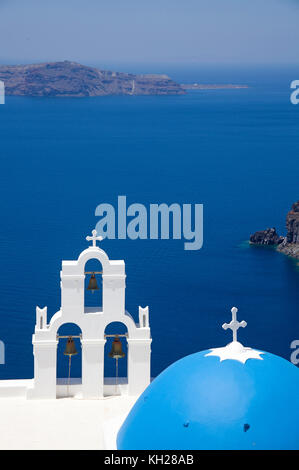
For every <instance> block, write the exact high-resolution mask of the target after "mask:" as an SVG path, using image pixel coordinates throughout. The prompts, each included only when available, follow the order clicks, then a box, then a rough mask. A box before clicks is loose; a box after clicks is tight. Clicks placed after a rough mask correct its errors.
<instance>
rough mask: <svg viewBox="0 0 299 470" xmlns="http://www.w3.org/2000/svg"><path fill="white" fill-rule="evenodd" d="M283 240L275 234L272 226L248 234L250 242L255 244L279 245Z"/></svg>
mask: <svg viewBox="0 0 299 470" xmlns="http://www.w3.org/2000/svg"><path fill="white" fill-rule="evenodd" d="M283 240H284V238H283V237H280V236H279V235H278V234H277V232H276V229H275V228H274V227H273V228H267V230H260V231H258V232H255V233H254V234H253V235H250V243H252V244H255V245H279V244H280V243H282V242H283Z"/></svg>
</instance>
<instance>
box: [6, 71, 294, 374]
mask: <svg viewBox="0 0 299 470" xmlns="http://www.w3.org/2000/svg"><path fill="white" fill-rule="evenodd" d="M125 71H132V72H135V71H136V72H139V71H141V72H150V71H151V72H165V73H169V75H170V76H171V77H172V78H174V79H177V80H179V81H181V82H193V81H196V82H203V83H209V82H210V83H243V84H248V85H250V88H248V89H242V90H212V91H208V90H207V91H199V92H190V93H188V94H187V95H185V96H164V97H163V96H111V97H98V98H88V99H85V98H81V99H56V98H51V99H48V98H23V97H21V98H20V97H7V99H6V104H5V105H4V106H0V142H1V147H0V158H1V160H0V161H1V173H0V178H1V181H0V201H1V228H0V263H1V269H0V289H1V295H0V339H1V340H2V341H3V342H4V343H5V346H6V363H5V365H0V378H3V379H4V378H29V377H32V376H33V355H32V344H31V341H32V333H33V331H34V325H35V306H36V305H39V306H40V307H43V306H44V305H47V306H48V318H49V319H50V317H51V316H52V315H53V314H54V313H55V312H56V311H57V310H58V309H59V306H60V285H59V282H60V277H59V276H60V269H61V261H62V260H63V259H66V260H67V259H76V258H77V256H78V255H79V254H80V252H81V251H82V250H83V249H84V248H86V247H87V242H86V241H85V237H86V235H88V234H90V232H91V230H92V229H93V228H94V227H95V225H96V223H97V221H98V218H97V217H96V216H95V209H96V207H97V205H98V204H100V203H102V202H107V203H110V204H113V205H114V206H115V207H117V196H118V195H126V196H127V202H128V205H129V204H131V203H134V202H139V203H142V204H144V205H145V206H147V207H148V206H149V204H150V203H163V202H164V203H167V204H171V203H174V202H176V203H179V204H188V203H191V204H195V203H202V204H203V205H204V245H203V248H202V249H201V250H199V251H185V250H184V248H183V240H175V241H174V240H136V241H131V240H104V241H103V242H102V244H101V247H102V248H103V249H104V250H105V251H106V252H107V253H108V255H109V256H110V258H111V259H124V260H125V262H126V273H127V288H126V307H127V309H128V310H129V311H130V313H131V314H132V315H133V317H134V318H135V319H136V320H137V318H138V316H137V315H138V305H142V306H145V305H149V307H150V325H151V329H152V337H153V343H152V375H153V376H156V375H157V374H158V373H159V372H161V371H162V370H163V369H164V368H165V367H166V366H168V365H169V364H171V363H172V362H173V361H175V360H177V359H179V358H181V357H183V356H185V355H187V354H190V353H193V352H196V351H199V350H202V349H207V348H210V347H217V346H223V345H225V344H227V343H228V342H229V341H231V334H230V332H225V331H224V330H222V328H221V325H222V323H224V322H228V321H230V319H231V313H230V309H231V307H232V306H234V305H235V306H237V307H238V308H239V314H238V316H239V319H240V320H243V319H244V320H246V321H247V323H248V326H247V328H246V329H245V330H243V329H242V330H240V331H239V339H240V341H241V342H242V343H243V344H244V345H246V346H251V347H256V348H258V349H262V350H267V351H270V352H273V353H276V354H279V355H281V356H283V357H285V358H287V359H289V358H290V354H291V350H290V343H291V341H292V340H294V339H299V310H298V306H299V289H298V287H299V267H298V265H296V262H294V261H293V260H291V259H289V258H287V257H286V256H284V255H282V254H279V253H277V252H275V251H273V250H271V249H266V248H257V247H251V246H249V244H248V242H247V241H248V239H249V235H250V234H251V233H253V232H254V231H256V230H259V229H263V228H267V227H272V226H275V227H276V228H277V230H278V231H279V233H280V234H284V233H285V217H286V214H287V212H288V210H289V209H290V207H291V204H292V203H293V202H294V201H295V200H298V199H299V105H298V106H294V105H292V104H291V103H290V99H289V97H290V82H291V81H292V80H295V79H299V68H297V69H296V68H287V67H280V68H268V69H265V68H261V67H259V68H253V67H251V68H247V69H245V68H243V69H238V68H226V69H224V68H208V67H202V68H200V67H195V66H193V67H181V68H175V67H172V68H171V67H169V68H168V69H167V68H166V69H165V68H163V67H162V66H160V67H157V69H156V70H153V69H151V70H150V68H149V69H148V70H146V68H144V69H142V70H137V69H135V70H134V69H133V68H131V69H129V67H127V70H125ZM114 332H115V331H114ZM65 333H67V332H66V331H65ZM63 346H64V345H63V344H61V345H60V348H59V351H58V356H59V361H58V364H59V368H58V369H59V370H58V374H59V375H60V376H65V375H66V371H67V359H66V358H65V357H64V356H63V355H62V347H63ZM77 346H78V348H79V345H77ZM109 347H111V343H110V344H107V348H106V349H107V351H106V352H109ZM79 364H80V359H79V356H78V357H76V358H74V360H73V369H72V375H74V376H76V375H77V376H78V375H79V374H80V365H79ZM113 367H114V364H113V360H112V359H107V363H106V364H105V371H106V375H111V374H112V373H113ZM124 369H125V360H123V363H122V364H121V375H122V374H124V373H125V371H124Z"/></svg>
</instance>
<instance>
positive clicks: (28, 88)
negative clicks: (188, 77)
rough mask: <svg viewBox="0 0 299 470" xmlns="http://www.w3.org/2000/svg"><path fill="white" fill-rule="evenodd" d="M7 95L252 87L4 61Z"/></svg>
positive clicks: (0, 71)
mask: <svg viewBox="0 0 299 470" xmlns="http://www.w3.org/2000/svg"><path fill="white" fill-rule="evenodd" d="M0 80H2V81H3V82H4V84H5V93H6V95H14V96H58V97H86V96H106V95H185V94H186V93H187V92H188V91H192V90H223V89H239V88H248V86H247V85H232V84H224V85H217V84H211V85H208V84H200V83H189V84H179V83H177V82H175V81H174V80H172V79H171V78H170V77H168V75H159V74H145V75H142V74H132V73H123V72H112V71H108V70H100V69H97V68H95V67H89V66H86V65H81V64H78V63H77V62H70V61H67V60H65V61H63V62H46V63H42V64H28V65H0Z"/></svg>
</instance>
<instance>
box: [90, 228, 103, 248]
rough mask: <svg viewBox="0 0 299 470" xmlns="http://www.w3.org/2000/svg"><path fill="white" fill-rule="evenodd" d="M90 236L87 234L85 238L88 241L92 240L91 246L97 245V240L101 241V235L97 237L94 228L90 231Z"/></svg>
mask: <svg viewBox="0 0 299 470" xmlns="http://www.w3.org/2000/svg"><path fill="white" fill-rule="evenodd" d="M91 233H92V237H90V236H87V237H86V240H87V241H88V242H89V241H92V246H97V241H99V242H100V241H101V240H103V237H101V236H100V235H99V236H98V237H97V234H98V233H97V231H96V230H93V231H92V232H91Z"/></svg>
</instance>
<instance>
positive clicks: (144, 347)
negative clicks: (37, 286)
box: [27, 230, 152, 399]
mask: <svg viewBox="0 0 299 470" xmlns="http://www.w3.org/2000/svg"><path fill="white" fill-rule="evenodd" d="M86 239H87V240H88V241H91V242H92V245H91V246H90V247H89V248H87V249H86V250H84V251H83V252H82V253H81V254H80V256H79V258H78V259H77V260H75V261H63V262H62V270H61V273H60V278H61V283H60V286H61V308H60V310H59V311H58V312H57V313H55V315H53V317H52V318H51V320H50V322H49V323H48V322H47V307H44V308H42V309H41V308H39V307H36V326H35V332H34V335H33V341H32V343H33V353H34V380H33V384H32V387H31V388H29V389H28V393H27V397H28V398H32V399H41V398H47V399H49V398H56V396H57V378H56V377H57V372H56V370H57V344H58V337H57V332H58V329H59V328H60V327H61V326H62V325H63V324H65V323H75V324H76V325H77V326H78V327H79V328H80V329H81V332H82V335H81V346H82V384H81V392H82V397H83V398H86V399H91V398H101V397H103V396H104V391H105V384H104V346H105V343H106V338H105V328H106V327H107V325H109V324H110V323H112V322H121V323H123V324H124V325H125V326H126V328H127V332H128V333H127V342H128V359H127V360H128V368H127V369H128V385H127V387H126V392H125V393H128V394H129V395H134V396H138V395H139V394H140V393H142V392H143V390H144V389H145V388H146V387H147V385H149V383H150V356H151V341H152V340H151V335H150V327H149V310H148V307H145V308H141V307H139V324H135V322H134V320H133V318H132V317H131V315H130V314H129V313H128V312H127V311H126V310H125V287H126V286H125V279H126V274H125V263H124V261H123V260H119V261H111V260H109V258H108V256H107V254H106V253H105V252H104V251H103V250H102V249H100V248H99V247H98V246H97V242H98V241H101V239H102V238H101V237H98V236H97V232H96V230H93V232H92V236H91V237H86ZM91 259H96V260H98V261H100V263H101V264H102V277H103V301H102V307H85V305H84V288H85V265H86V263H87V261H89V260H91Z"/></svg>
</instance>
